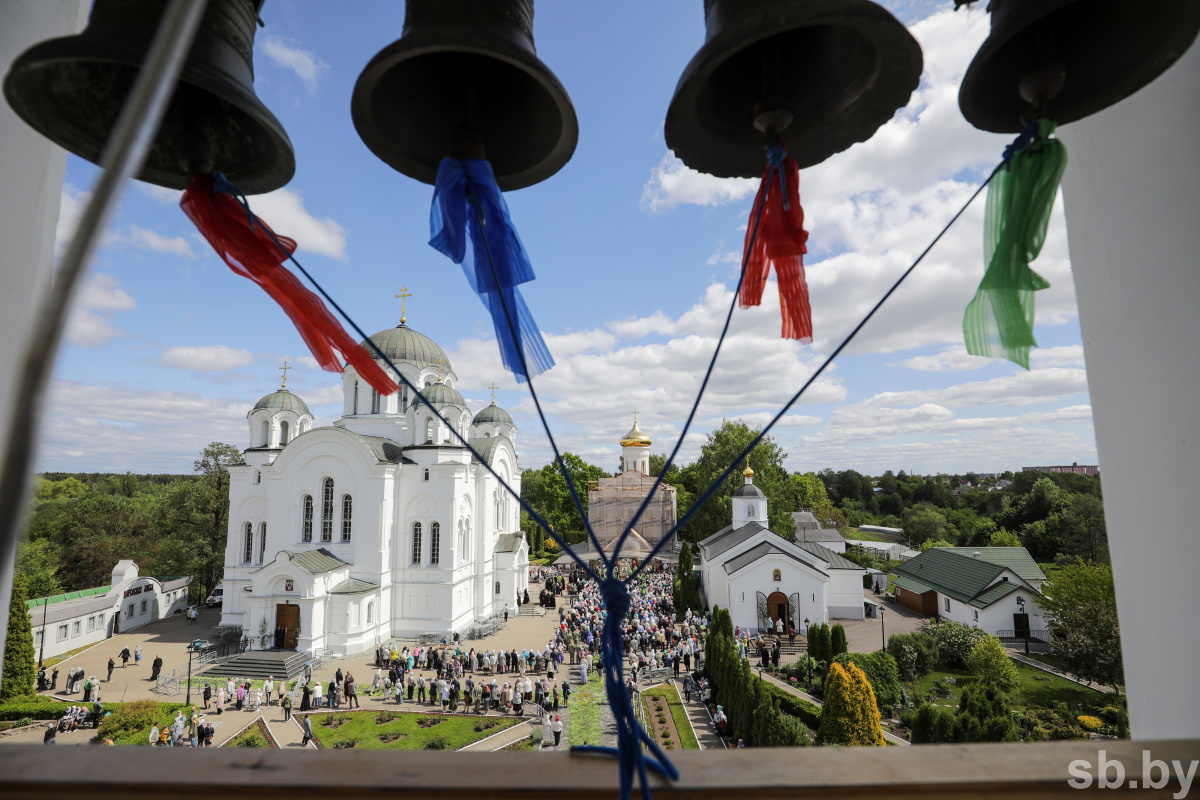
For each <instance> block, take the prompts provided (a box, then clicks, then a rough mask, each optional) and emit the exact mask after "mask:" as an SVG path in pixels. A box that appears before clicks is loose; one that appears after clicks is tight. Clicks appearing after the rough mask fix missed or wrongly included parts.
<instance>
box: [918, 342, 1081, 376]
mask: <svg viewBox="0 0 1200 800" xmlns="http://www.w3.org/2000/svg"><path fill="white" fill-rule="evenodd" d="M1029 357H1030V364H1031V365H1032V366H1033V367H1034V368H1035V369H1036V368H1044V367H1082V366H1083V346H1082V345H1078V344H1073V345H1066V346H1064V347H1038V348H1034V349H1033V350H1030V351H1029ZM900 363H901V364H903V365H904V366H906V367H908V368H910V369H915V370H917V371H918V372H965V371H967V370H973V369H980V368H981V367H986V366H987V365H988V364H994V363H996V359H993V358H983V357H982V356H973V355H970V354H969V353H968V352H967V348H966V347H963V346H962V345H954V346H951V347H947V348H945V349H944V350H942V351H941V352H940V353H934V354H933V355H927V356H913V357H912V358H906V359H904V360H903V361H901V362H900Z"/></svg>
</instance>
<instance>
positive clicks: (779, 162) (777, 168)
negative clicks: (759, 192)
mask: <svg viewBox="0 0 1200 800" xmlns="http://www.w3.org/2000/svg"><path fill="white" fill-rule="evenodd" d="M785 158H787V150H784V149H783V145H780V144H777V145H773V146H771V147H770V148H768V149H767V163H768V164H770V165H771V175H768V176H767V182H768V183H769V182H770V180H771V176H772V175H778V176H779V196H780V197H782V198H783V210H784V211H789V210H791V206H789V205H788V195H787V176H786V175H785V174H784V172H783V160H784V159H785ZM770 193H771V190H770V189H769V188H768V189H767V194H770ZM766 204H767V198H766V196H765V195H764V196H763V201H762V205H766ZM747 250H749V248H747Z"/></svg>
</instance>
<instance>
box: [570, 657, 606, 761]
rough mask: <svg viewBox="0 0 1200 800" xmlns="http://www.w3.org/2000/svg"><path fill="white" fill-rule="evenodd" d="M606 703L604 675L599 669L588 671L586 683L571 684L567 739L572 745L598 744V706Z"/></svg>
mask: <svg viewBox="0 0 1200 800" xmlns="http://www.w3.org/2000/svg"><path fill="white" fill-rule="evenodd" d="M607 704H608V694H607V692H605V690H604V676H603V674H602V673H601V672H600V671H599V670H592V671H589V672H588V682H587V683H586V684H578V683H572V684H571V714H570V716H569V718H568V720H567V722H568V724H569V727H568V729H567V741H569V742H570V743H571V744H572V745H578V744H592V745H598V744H600V739H601V736H602V735H603V734H602V732H601V730H600V707H601V706H604V705H607Z"/></svg>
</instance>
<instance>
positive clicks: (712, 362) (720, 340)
mask: <svg viewBox="0 0 1200 800" xmlns="http://www.w3.org/2000/svg"><path fill="white" fill-rule="evenodd" d="M771 149H772V150H774V149H776V148H771ZM779 149H780V150H782V148H779ZM766 204H767V198H766V197H765V196H764V197H763V201H762V202H761V203H759V204H758V211H757V213H756V214H755V215H754V226H753V227H752V228H751V230H750V242H749V244H748V245H747V247H746V248H745V249H744V250H743V252H742V269H741V272H740V273H739V274H738V282H737V286H736V287H735V288H734V290H733V299H732V300H731V301H730V302H729V311H728V312H727V313H726V314H725V325H724V327H722V328H721V335H720V336H719V337H717V346H716V348H715V349H714V350H713V354H712V358H711V359H709V361H708V369H707V370H706V371H705V372H704V380H702V381H701V382H700V391H699V392H697V393H696V401H695V402H694V403H692V410H691V411H690V412H689V413H688V418H687V422H685V423H684V425H683V430H682V431H681V432H680V433H679V439H678V440H677V441H676V442H675V448H674V449H673V450H672V451H671V455H670V457H669V458H668V459H667V460H666V461H664V462H663V465H662V468H661V469H659V471H658V476H657V477H656V478H655V480H654V485H653V486H651V487H650V491H649V492H647V493H646V497H645V499H643V500H642V504H641V505H640V506H638V510H637V512H636V513H635V514H634V515H633V517H631V518H630V520H629V524H628V525H627V526H626V527H625V530H624V531H622V532H621V535H620V537H618V538H617V544H616V547H614V548H613V557H614V559H615V557H616V554H617V553H619V552H621V546H622V545H623V544H625V539H626V538H627V537H628V536H629V533H630V531H632V530H633V526H634V525H636V524H637V522H638V520H640V519H641V518H642V514H644V513H645V512H646V509H647V508H648V507H649V506H650V500H651V499H652V498H653V497H654V493H655V492H657V491H658V487H659V486H661V485H662V483H663V481H664V480H665V479H666V475H667V471H668V470H670V469H671V465H672V464H674V463H675V457H676V456H677V455H679V450H680V448H682V447H683V441H684V439H686V438H687V435H688V431H689V430H690V429H691V427H692V421H693V420H694V419H695V418H696V411H697V410H698V409H699V408H700V400H701V399H702V398H703V397H704V392H705V390H706V389H707V388H708V381H709V379H710V378H711V377H712V374H713V368H714V367H716V365H717V356H719V355H721V345H723V344H724V343H725V335H726V334H727V333H729V324H730V322H731V321H732V320H733V309H734V308H736V307H737V302H738V295H739V294H740V293H741V291H742V283H743V282H744V281H745V280H746V264H747V263H748V262H749V260H750V251H751V250H753V249H754V243H755V241H757V239H758V226H759V224H760V223H761V222H762V218H763V209H764V207H765V206H766Z"/></svg>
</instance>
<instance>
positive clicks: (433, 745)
mask: <svg viewBox="0 0 1200 800" xmlns="http://www.w3.org/2000/svg"><path fill="white" fill-rule="evenodd" d="M536 735H537V736H538V739H537V741H539V742H540V741H541V733H540V731H539V732H538V733H537V734H536ZM351 746H353V745H351ZM449 746H450V740H449V739H447V738H446V737H445V735H443V734H440V733H438V734H434V736H433V738H431V739H430V740H429V741H428V742H426V743H425V749H426V750H445V749H446V748H447V747H449Z"/></svg>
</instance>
